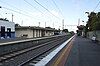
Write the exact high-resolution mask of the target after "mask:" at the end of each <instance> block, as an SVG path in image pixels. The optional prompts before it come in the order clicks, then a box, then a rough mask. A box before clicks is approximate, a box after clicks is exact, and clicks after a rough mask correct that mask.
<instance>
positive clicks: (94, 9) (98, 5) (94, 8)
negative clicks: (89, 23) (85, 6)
mask: <svg viewBox="0 0 100 66" xmlns="http://www.w3.org/2000/svg"><path fill="white" fill-rule="evenodd" d="M99 4H100V1H99V2H98V3H97V5H96V7H95V8H94V10H93V12H94V11H95V10H96V9H97V7H98V6H99Z"/></svg>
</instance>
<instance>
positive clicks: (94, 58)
mask: <svg viewBox="0 0 100 66" xmlns="http://www.w3.org/2000/svg"><path fill="white" fill-rule="evenodd" d="M47 66H100V44H97V43H93V42H92V41H91V40H90V39H87V38H83V37H81V36H75V37H74V38H73V39H72V40H71V41H70V42H69V43H68V45H67V46H66V47H64V49H63V50H61V52H60V53H59V54H58V55H57V56H56V57H55V59H53V62H50V63H49V64H47Z"/></svg>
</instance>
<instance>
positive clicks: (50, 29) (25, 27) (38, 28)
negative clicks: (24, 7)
mask: <svg viewBox="0 0 100 66" xmlns="http://www.w3.org/2000/svg"><path fill="white" fill-rule="evenodd" d="M15 29H16V30H17V29H32V30H33V29H36V30H49V31H52V30H56V29H55V28H50V27H46V28H43V27H37V26H17V27H15Z"/></svg>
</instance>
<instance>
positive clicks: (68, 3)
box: [0, 0, 100, 31]
mask: <svg viewBox="0 0 100 66" xmlns="http://www.w3.org/2000/svg"><path fill="white" fill-rule="evenodd" d="M98 2H99V0H0V6H1V7H2V8H0V18H7V19H8V20H10V21H12V14H13V15H14V16H13V22H15V23H18V24H20V25H21V26H40V27H45V26H46V27H52V28H56V29H59V28H60V29H62V21H63V20H64V28H65V29H68V30H69V31H76V29H77V25H78V21H79V19H80V23H79V24H80V25H85V24H86V21H87V20H88V18H87V16H88V15H87V14H85V12H92V11H93V10H94V11H95V12H98V11H100V8H99V7H100V5H98V7H97V8H96V6H97V4H98ZM95 8H96V9H95ZM82 21H84V23H83V22H82ZM39 23H40V24H39Z"/></svg>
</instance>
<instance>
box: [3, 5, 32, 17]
mask: <svg viewBox="0 0 100 66" xmlns="http://www.w3.org/2000/svg"><path fill="white" fill-rule="evenodd" d="M2 8H4V9H6V10H10V11H13V12H16V13H18V14H22V15H24V16H27V17H30V18H33V17H32V16H29V15H26V14H24V13H21V12H18V11H15V10H13V9H10V8H6V7H2Z"/></svg>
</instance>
